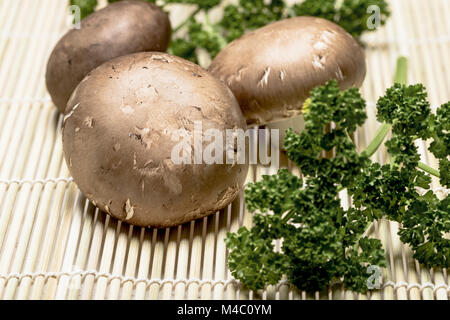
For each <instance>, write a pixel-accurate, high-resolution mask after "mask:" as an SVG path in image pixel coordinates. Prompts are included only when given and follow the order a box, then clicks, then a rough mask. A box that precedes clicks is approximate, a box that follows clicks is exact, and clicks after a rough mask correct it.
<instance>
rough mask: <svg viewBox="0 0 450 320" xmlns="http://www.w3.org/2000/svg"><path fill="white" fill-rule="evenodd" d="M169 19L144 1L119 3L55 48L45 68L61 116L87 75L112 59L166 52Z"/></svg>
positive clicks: (86, 21) (84, 23) (83, 24)
mask: <svg viewBox="0 0 450 320" xmlns="http://www.w3.org/2000/svg"><path fill="white" fill-rule="evenodd" d="M170 34H171V28H170V22H169V19H168V16H167V14H166V13H165V12H163V11H162V10H161V9H160V8H159V7H158V6H156V5H154V4H152V3H148V2H144V1H120V2H115V3H112V4H110V5H108V6H107V7H105V8H103V9H101V10H99V11H97V12H95V13H93V14H91V15H90V16H88V17H87V18H85V19H83V20H82V21H81V28H80V29H73V30H70V31H69V32H68V33H66V35H64V37H62V38H61V40H60V41H59V42H58V43H57V44H56V46H55V48H54V49H53V52H52V53H51V55H50V58H49V60H48V64H47V73H46V83H47V90H48V91H49V93H50V96H51V98H52V100H53V102H54V103H55V105H56V106H57V107H58V109H59V111H60V112H62V113H64V110H65V108H66V104H67V101H68V100H69V97H70V95H71V94H72V92H73V90H74V89H75V87H76V86H77V85H78V83H79V82H80V81H81V80H82V79H83V78H84V77H85V76H86V74H87V73H88V72H89V71H91V70H93V69H94V68H96V67H98V66H99V65H101V64H102V63H104V62H106V61H108V60H111V59H113V58H116V57H119V56H123V55H126V54H130V53H135V52H141V51H166V50H167V47H168V45H169V41H170Z"/></svg>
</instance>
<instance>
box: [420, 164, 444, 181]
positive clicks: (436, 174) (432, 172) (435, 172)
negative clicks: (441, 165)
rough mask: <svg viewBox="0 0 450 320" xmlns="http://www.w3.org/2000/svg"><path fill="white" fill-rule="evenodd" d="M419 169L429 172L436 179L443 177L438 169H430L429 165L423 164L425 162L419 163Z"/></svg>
mask: <svg viewBox="0 0 450 320" xmlns="http://www.w3.org/2000/svg"><path fill="white" fill-rule="evenodd" d="M418 167H419V168H420V169H422V170H423V171H425V172H428V173H429V174H432V175H433V176H435V177H438V178H440V177H441V175H440V173H439V171H438V170H436V169H434V168H432V167H430V166H429V165H426V164H425V163H423V162H419V166H418Z"/></svg>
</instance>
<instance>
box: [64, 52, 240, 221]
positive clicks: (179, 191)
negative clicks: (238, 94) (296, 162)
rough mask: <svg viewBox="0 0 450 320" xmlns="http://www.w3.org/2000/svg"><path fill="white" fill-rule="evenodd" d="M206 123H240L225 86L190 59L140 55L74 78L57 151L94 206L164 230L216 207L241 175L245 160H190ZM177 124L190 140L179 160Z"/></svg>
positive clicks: (229, 126) (234, 190)
mask: <svg viewBox="0 0 450 320" xmlns="http://www.w3.org/2000/svg"><path fill="white" fill-rule="evenodd" d="M197 123H200V124H201V126H202V131H201V132H198V130H197V128H196V125H197ZM209 129H215V130H218V131H219V132H220V133H222V134H223V135H225V134H226V130H232V132H233V130H236V129H241V130H244V131H245V130H246V123H245V118H244V116H243V114H242V111H241V110H240V108H239V104H238V103H237V101H236V99H235V97H234V96H233V93H232V92H231V91H230V90H229V89H228V88H227V87H226V86H225V85H224V84H223V83H222V82H221V81H219V80H217V79H216V78H215V77H213V76H212V75H211V74H209V73H208V72H207V71H206V70H204V69H202V68H201V67H199V66H197V65H196V64H194V63H191V62H189V61H186V60H184V59H182V58H179V57H175V56H172V55H169V54H165V53H157V52H142V53H135V54H131V55H127V56H123V57H119V58H116V59H113V60H111V61H109V62H106V63H105V64H103V65H101V66H100V67H98V68H96V69H95V70H93V71H92V72H90V73H89V75H88V76H87V77H86V78H85V79H84V80H83V81H82V82H81V83H80V84H79V85H78V87H77V88H76V89H75V91H74V92H73V95H72V97H71V98H70V100H69V102H68V104H67V113H66V116H65V118H64V123H63V149H64V155H65V159H66V163H67V165H68V168H69V171H70V173H71V174H72V176H73V179H74V181H75V182H76V183H77V185H78V187H79V188H80V189H81V191H82V192H83V193H84V195H85V196H86V197H87V198H89V199H90V200H91V201H92V202H93V203H95V205H96V206H98V207H99V208H100V209H101V210H103V211H105V212H107V213H109V214H111V215H112V216H114V217H116V218H118V219H121V220H123V221H126V222H128V223H131V224H135V225H139V226H151V227H170V226H175V225H178V224H181V223H184V222H187V221H189V220H192V219H196V218H200V217H203V216H206V215H208V214H211V213H215V212H217V211H218V210H220V209H222V208H224V207H225V206H227V205H228V204H229V203H230V202H231V201H232V200H233V199H234V198H235V197H236V196H237V195H238V193H239V191H240V189H241V187H242V185H243V183H244V181H245V178H246V175H247V171H248V164H247V163H246V162H245V163H243V164H239V163H232V164H227V162H225V159H224V162H223V163H220V162H216V163H212V164H207V163H206V161H200V162H195V159H194V160H192V158H193V157H194V156H196V153H195V149H196V148H199V149H200V150H202V151H203V152H204V153H206V148H207V147H208V146H209V145H210V144H208V143H202V144H200V147H198V146H196V145H195V142H192V139H193V138H195V137H196V135H197V134H200V137H202V136H203V135H204V133H206V132H207V130H209ZM179 130H182V132H185V133H186V134H187V135H188V137H189V139H188V140H189V142H190V143H192V144H190V145H188V148H187V149H185V150H184V151H186V152H187V153H186V154H187V155H189V157H188V158H186V160H188V161H185V162H183V163H179V162H177V161H175V160H174V150H178V149H176V147H177V146H178V145H179V143H180V142H179V140H177V139H174V133H176V132H177V131H179ZM193 144H194V146H193ZM192 149H194V150H192ZM217 150H219V149H217ZM226 150H227V149H225V148H224V150H223V152H222V153H223V155H224V156H225V153H226ZM184 151H183V152H184ZM191 151H193V152H191ZM216 152H218V154H219V155H220V154H221V153H219V151H216ZM175 154H177V155H178V151H177V152H175Z"/></svg>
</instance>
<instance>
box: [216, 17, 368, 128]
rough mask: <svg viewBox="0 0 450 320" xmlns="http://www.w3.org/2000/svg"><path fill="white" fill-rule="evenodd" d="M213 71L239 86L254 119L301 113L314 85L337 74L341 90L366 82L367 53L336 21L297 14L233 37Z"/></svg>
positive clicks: (242, 100) (262, 120)
mask: <svg viewBox="0 0 450 320" xmlns="http://www.w3.org/2000/svg"><path fill="white" fill-rule="evenodd" d="M209 71H210V72H211V73H212V74H213V75H215V76H216V77H218V78H219V79H221V80H223V81H224V82H225V83H226V84H227V85H228V86H229V87H230V89H231V91H233V93H234V95H235V96H236V98H237V100H238V101H239V104H240V106H241V108H242V110H243V112H244V115H245V117H246V119H247V123H248V124H266V123H270V122H274V121H277V120H282V119H287V118H290V117H295V116H298V115H300V114H301V110H302V105H303V102H304V101H305V99H307V97H308V95H309V92H310V91H311V89H313V88H314V87H317V86H319V85H323V84H325V83H326V82H327V81H329V80H331V79H336V80H337V81H338V83H339V85H340V87H341V89H347V88H350V87H359V86H361V84H362V82H363V80H364V77H365V74H366V66H365V57H364V52H363V50H362V48H361V47H360V45H359V44H358V42H357V41H356V40H355V39H354V38H353V37H352V36H351V35H350V34H349V33H347V32H346V31H345V30H344V29H342V28H341V27H339V26H338V25H336V24H335V23H333V22H330V21H328V20H325V19H321V18H315V17H296V18H291V19H286V20H282V21H278V22H275V23H272V24H269V25H267V26H265V27H262V28H260V29H257V30H255V31H252V32H250V33H248V34H246V35H244V36H243V37H241V38H239V39H237V40H235V41H233V42H231V43H230V44H229V45H228V46H227V47H225V48H224V49H223V50H222V51H221V52H220V53H219V54H218V55H217V56H216V58H215V59H214V60H213V62H212V64H211V66H210V67H209Z"/></svg>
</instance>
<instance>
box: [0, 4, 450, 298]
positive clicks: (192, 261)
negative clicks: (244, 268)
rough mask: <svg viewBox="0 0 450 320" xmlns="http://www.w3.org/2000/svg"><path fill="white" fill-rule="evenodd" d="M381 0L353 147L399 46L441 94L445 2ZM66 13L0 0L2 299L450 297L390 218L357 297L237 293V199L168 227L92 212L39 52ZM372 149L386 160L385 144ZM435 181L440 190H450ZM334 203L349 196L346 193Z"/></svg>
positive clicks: (449, 67) (445, 82)
mask: <svg viewBox="0 0 450 320" xmlns="http://www.w3.org/2000/svg"><path fill="white" fill-rule="evenodd" d="M389 2H390V5H391V8H392V10H393V16H392V17H391V18H390V20H389V23H388V24H387V25H386V26H385V27H384V28H381V29H379V30H378V31H376V32H374V33H372V34H370V35H367V37H365V41H366V43H367V47H366V53H367V60H368V74H367V78H366V81H365V84H364V86H363V88H362V92H363V95H364V96H365V98H366V99H367V101H370V102H372V103H370V104H369V106H368V114H369V120H368V121H367V123H366V125H365V127H364V129H363V130H360V131H358V134H357V136H356V141H357V143H358V145H359V147H360V148H363V147H364V146H365V145H366V144H367V141H369V140H370V138H371V137H372V136H373V133H374V132H375V129H376V126H377V124H376V122H375V117H374V112H375V108H374V103H373V102H374V101H376V99H377V97H378V96H380V95H381V94H383V92H384V90H385V88H386V87H388V86H390V85H391V83H392V78H393V71H394V67H395V61H396V58H397V56H399V55H400V54H402V55H406V56H408V57H409V60H410V65H409V71H410V73H409V74H410V76H409V82H410V83H416V82H422V83H424V84H425V85H426V86H427V88H428V91H429V99H430V102H431V103H432V105H433V106H437V105H439V104H441V103H443V102H446V101H448V100H450V80H449V79H450V78H449V76H448V75H449V74H450V64H449V57H450V20H449V19H448V16H449V15H450V1H449V0H427V1H424V0H391V1H389ZM66 9H67V1H65V0H0V298H2V299H173V298H176V299H180V298H185V299H444V300H445V299H448V298H449V294H450V289H449V277H448V271H447V270H439V271H438V270H436V271H433V270H427V269H424V268H422V267H420V266H419V265H418V264H417V262H416V261H415V260H413V259H412V257H411V252H410V249H409V248H407V247H405V246H403V244H402V243H401V242H400V240H399V239H398V237H397V235H396V232H397V230H398V225H397V224H395V223H389V222H386V221H379V222H378V223H375V224H374V225H373V228H372V233H373V235H374V236H375V237H378V238H380V239H381V240H382V241H383V244H384V246H385V248H386V249H387V260H388V262H389V266H388V267H387V268H385V269H384V270H383V287H382V289H380V290H377V291H374V292H373V293H371V294H368V295H361V294H354V293H352V292H350V291H345V290H343V289H342V288H341V287H340V286H334V287H332V288H330V289H329V290H328V291H325V292H322V293H316V294H313V295H308V294H306V293H304V292H298V291H296V290H294V289H292V288H291V287H289V285H288V284H286V283H284V282H281V283H280V284H279V285H277V286H271V287H269V288H267V290H266V291H264V292H263V293H262V294H256V293H253V292H248V291H246V290H243V289H241V287H240V285H239V283H237V282H236V281H234V280H233V279H232V277H231V275H230V274H229V272H228V270H227V267H226V256H227V252H226V248H225V246H224V241H223V239H224V236H225V234H226V232H227V231H229V230H231V231H233V230H237V228H238V227H239V226H241V225H247V226H250V225H251V215H250V214H248V213H247V212H246V211H245V207H244V204H243V199H242V195H241V197H240V198H239V199H237V200H235V201H234V203H233V204H232V205H230V206H229V207H228V208H226V209H225V210H223V211H222V212H219V213H216V214H214V215H211V216H209V217H207V218H204V219H201V220H197V221H193V222H191V223H188V224H185V225H183V226H179V227H177V228H171V229H159V230H157V229H148V228H147V229H144V228H137V227H133V226H130V225H128V224H124V223H121V222H118V221H117V220H115V219H113V218H110V217H109V216H108V215H106V214H104V213H102V212H99V211H98V210H97V209H95V207H93V206H92V204H90V203H89V202H88V201H86V199H85V198H84V197H83V195H82V194H80V192H79V190H78V189H77V187H76V185H75V184H74V182H72V181H71V178H70V175H69V172H68V170H67V167H66V165H65V163H64V159H63V156H62V145H61V132H60V125H61V120H62V119H61V117H60V115H59V114H58V112H57V110H56V108H55V107H54V106H53V104H52V102H51V101H50V99H49V97H48V94H47V92H46V89H45V83H44V74H45V66H46V61H47V58H48V55H49V53H50V51H51V50H52V48H53V45H54V44H55V43H56V41H57V40H58V38H59V36H60V35H61V34H62V33H64V32H65V30H66V29H67V18H68V16H67V10H66ZM182 13H183V9H178V11H173V14H172V17H173V18H175V19H176V18H177V17H178V16H179V15H181V14H182ZM419 150H420V152H421V155H422V160H423V161H424V162H426V163H428V164H430V165H432V166H434V167H437V163H436V161H435V159H434V158H433V157H432V156H431V155H430V154H429V153H428V152H427V146H426V145H425V144H420V145H419ZM374 157H376V158H377V159H378V160H379V161H380V162H385V161H387V160H388V159H387V155H386V152H385V150H381V151H380V152H378V153H377V154H376V155H375V156H374ZM282 163H284V164H285V165H287V166H289V167H291V168H292V166H291V165H290V164H289V163H288V162H287V161H286V160H285V159H282ZM292 169H293V170H295V168H292ZM267 173H274V172H273V171H271V170H270V169H267V168H264V167H256V166H253V167H252V168H251V169H250V172H249V176H248V181H254V180H256V179H258V178H259V177H260V176H261V175H262V174H267ZM433 183H434V188H435V190H437V191H438V192H440V193H441V194H442V195H443V196H444V195H446V194H447V193H448V192H449V191H448V190H445V189H443V188H440V186H439V184H438V181H433ZM342 202H343V204H344V205H348V203H349V201H348V198H347V197H346V196H345V193H342Z"/></svg>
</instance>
